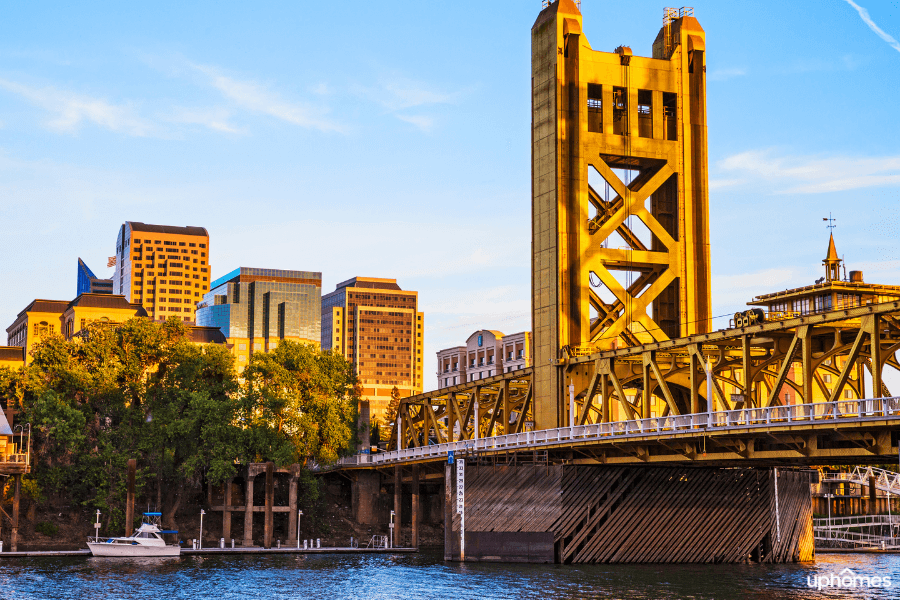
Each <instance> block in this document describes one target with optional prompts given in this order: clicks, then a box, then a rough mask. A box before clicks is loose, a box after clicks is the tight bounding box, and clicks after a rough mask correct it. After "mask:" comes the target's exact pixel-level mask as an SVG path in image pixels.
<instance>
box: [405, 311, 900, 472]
mask: <svg viewBox="0 0 900 600" xmlns="http://www.w3.org/2000/svg"><path fill="white" fill-rule="evenodd" d="M897 350H900V302H887V303H882V304H871V305H867V306H860V307H855V308H847V309H842V310H836V311H830V312H827V313H821V314H813V315H805V316H799V317H794V318H790V319H786V320H783V321H776V322H765V323H760V324H757V325H752V326H748V327H740V328H733V329H727V330H719V331H717V332H713V333H707V334H698V335H694V336H690V337H685V338H678V339H673V340H665V341H660V342H654V343H651V344H644V345H640V346H634V347H630V348H622V349H618V350H608V351H603V352H597V353H594V354H590V355H586V356H569V355H567V354H566V352H565V351H564V352H563V356H562V357H561V358H560V359H559V361H558V363H557V365H556V368H558V369H559V370H560V375H561V377H560V380H561V381H564V384H563V388H562V389H560V390H558V395H557V398H555V399H541V398H534V393H533V388H532V370H531V369H522V370H519V371H515V372H513V373H504V374H502V375H497V376H494V377H491V378H489V379H485V380H481V381H476V382H470V383H467V384H462V385H457V386H452V387H449V388H444V389H441V390H437V391H433V392H428V393H425V394H420V395H418V396H412V397H409V398H406V399H404V400H402V401H401V405H400V410H399V427H398V428H394V432H393V435H392V437H391V440H390V445H389V447H390V448H391V449H397V448H398V444H397V436H396V433H397V431H398V429H399V431H400V432H401V434H402V435H401V437H400V444H399V448H400V449H404V448H417V447H422V446H427V445H433V444H443V443H449V442H456V441H463V440H474V439H479V438H485V437H492V436H498V435H505V434H514V433H522V432H526V431H529V430H530V429H532V428H533V409H534V405H535V402H540V401H548V400H549V401H551V402H552V401H558V402H560V404H561V405H562V406H563V407H564V410H563V412H565V413H566V414H567V415H568V417H569V418H568V419H567V422H569V423H571V424H573V425H576V426H584V425H593V424H599V423H610V422H622V421H636V420H639V419H649V418H666V417H675V416H681V415H691V414H700V413H706V412H712V411H716V412H718V411H732V410H742V409H753V408H767V407H776V406H784V405H787V406H790V405H796V404H806V405H808V404H815V403H821V402H831V403H835V402H840V401H850V400H859V399H863V398H866V397H873V398H880V397H890V395H891V394H890V391H889V390H888V388H887V386H886V385H885V383H884V381H883V378H882V374H883V372H884V369H885V367H886V366H890V367H893V368H895V369H898V370H900V363H898V361H897V357H896V352H897ZM865 373H868V374H869V376H870V378H871V381H872V382H873V386H872V387H873V389H872V390H869V394H868V395H867V390H866V385H865ZM707 389H710V390H711V392H712V393H711V394H709V393H708V392H707ZM848 390H849V393H848ZM728 391H731V392H732V393H730V394H729V393H727V392H728ZM707 396H711V401H709V402H708V401H707V400H708V398H707ZM654 406H656V407H658V408H657V409H656V410H653V408H652V407H654ZM841 435H842V436H844V438H845V439H846V441H847V443H848V444H850V445H851V446H853V445H856V446H858V447H866V446H872V445H873V444H876V441H874V438H873V439H872V440H870V439H868V437H866V435H868V434H862V433H860V434H859V435H857V434H856V433H854V432H852V431H846V432H843V433H841ZM869 437H871V435H870V436H869ZM856 438H859V439H856ZM884 442H885V441H884V440H880V441H878V442H877V444H879V445H881V446H884ZM809 444H813V445H814V444H815V442H814V440H810V439H806V438H798V439H797V440H796V445H797V446H798V447H800V448H802V447H806V446H807V445H809ZM887 445H888V447H889V446H890V440H888V441H887ZM743 452H744V453H745V454H747V455H748V456H749V454H748V453H747V448H744V450H743Z"/></svg>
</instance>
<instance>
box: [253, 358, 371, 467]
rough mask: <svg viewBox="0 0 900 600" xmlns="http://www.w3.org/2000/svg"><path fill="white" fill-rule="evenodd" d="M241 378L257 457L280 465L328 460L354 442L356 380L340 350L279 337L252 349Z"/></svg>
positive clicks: (341, 452) (337, 456)
mask: <svg viewBox="0 0 900 600" xmlns="http://www.w3.org/2000/svg"><path fill="white" fill-rule="evenodd" d="M244 378H245V380H246V388H245V398H246V402H247V406H248V408H249V411H250V415H251V417H250V419H251V423H252V427H251V431H252V436H253V441H252V444H251V448H252V451H255V453H256V455H257V456H263V455H268V456H269V457H270V460H275V461H276V462H278V463H279V464H282V465H284V464H288V463H290V462H294V461H298V462H306V461H310V460H311V461H314V462H316V463H322V462H325V463H327V462H334V461H335V460H337V459H338V458H339V457H340V456H342V455H344V454H347V453H348V452H349V451H350V449H351V448H352V447H353V446H354V444H355V443H356V437H357V428H356V416H357V407H358V404H359V395H358V387H357V381H356V376H355V375H354V374H353V369H352V366H351V365H350V363H349V362H348V361H347V360H345V359H344V358H343V357H342V356H341V355H339V354H337V353H334V352H322V351H320V350H318V349H317V348H316V347H315V346H313V345H311V344H299V343H296V342H291V341H284V342H282V343H281V344H279V345H278V347H277V348H276V349H275V350H274V351H273V352H270V353H268V354H262V353H257V354H254V355H253V357H252V358H251V359H250V364H249V365H248V366H247V368H246V369H245V370H244Z"/></svg>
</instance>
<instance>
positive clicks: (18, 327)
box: [6, 294, 147, 363]
mask: <svg viewBox="0 0 900 600" xmlns="http://www.w3.org/2000/svg"><path fill="white" fill-rule="evenodd" d="M146 316H147V312H146V311H145V310H144V309H143V307H141V305H140V304H133V303H130V302H128V301H127V300H126V299H125V297H124V296H114V295H111V294H80V295H79V296H78V297H77V298H75V299H74V300H72V301H69V302H66V301H64V300H41V299H38V300H33V301H32V302H31V303H30V304H29V305H28V306H26V307H25V309H24V310H22V312H20V313H19V314H18V315H17V316H16V320H15V321H13V323H12V325H10V326H9V327H7V328H6V339H7V341H6V343H7V345H9V346H15V347H18V348H20V349H24V350H20V351H21V352H23V353H24V358H25V362H26V363H30V362H31V350H32V349H33V348H34V346H35V344H37V343H38V342H39V341H41V339H42V338H44V337H45V336H48V335H55V334H59V335H62V336H63V337H65V338H71V337H72V336H73V335H76V334H78V332H80V331H81V330H82V329H84V328H85V327H87V326H88V325H89V324H91V323H95V322H100V323H104V324H109V325H117V324H119V323H124V322H125V321H127V320H128V319H130V318H132V317H146Z"/></svg>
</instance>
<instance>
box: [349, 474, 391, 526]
mask: <svg viewBox="0 0 900 600" xmlns="http://www.w3.org/2000/svg"><path fill="white" fill-rule="evenodd" d="M380 490H381V475H379V474H378V473H377V472H375V471H357V472H356V473H355V474H354V479H353V481H352V483H351V484H350V503H351V507H352V509H353V519H354V520H355V521H356V522H357V523H359V524H360V525H377V524H378V518H377V517H378V515H377V514H376V512H375V499H376V498H377V496H378V494H379V492H380ZM381 524H384V522H383V521H382V522H381Z"/></svg>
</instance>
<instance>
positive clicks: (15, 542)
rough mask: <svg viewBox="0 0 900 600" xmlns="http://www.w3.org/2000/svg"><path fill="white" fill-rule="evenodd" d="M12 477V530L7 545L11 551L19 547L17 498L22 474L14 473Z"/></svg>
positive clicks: (20, 488)
mask: <svg viewBox="0 0 900 600" xmlns="http://www.w3.org/2000/svg"><path fill="white" fill-rule="evenodd" d="M13 479H14V481H15V483H14V485H15V491H14V492H13V506H12V532H11V534H10V540H9V545H10V549H11V550H12V551H13V552H17V551H18V549H19V498H20V497H21V494H22V476H21V475H14V476H13Z"/></svg>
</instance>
